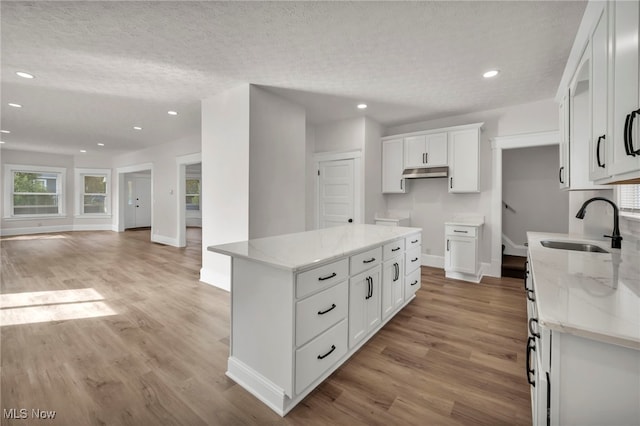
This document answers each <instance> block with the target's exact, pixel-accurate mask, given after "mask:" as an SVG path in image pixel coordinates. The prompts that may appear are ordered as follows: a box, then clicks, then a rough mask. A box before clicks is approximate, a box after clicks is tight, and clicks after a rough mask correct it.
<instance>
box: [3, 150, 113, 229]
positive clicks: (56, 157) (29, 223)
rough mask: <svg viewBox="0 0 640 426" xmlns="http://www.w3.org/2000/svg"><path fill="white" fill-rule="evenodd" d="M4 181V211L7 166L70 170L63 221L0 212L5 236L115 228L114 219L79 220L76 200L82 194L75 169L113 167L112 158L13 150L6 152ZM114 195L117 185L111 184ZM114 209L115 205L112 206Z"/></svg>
mask: <svg viewBox="0 0 640 426" xmlns="http://www.w3.org/2000/svg"><path fill="white" fill-rule="evenodd" d="M0 161H1V163H2V180H3V184H2V185H1V189H0V191H1V196H0V198H2V200H3V201H2V205H1V206H0V208H2V209H3V208H4V196H5V190H6V188H5V183H6V182H4V179H5V175H4V173H5V167H4V165H5V164H17V165H23V166H44V167H60V168H65V169H66V176H65V182H64V206H65V216H64V217H60V218H35V219H34V218H29V219H26V218H17V219H16V218H6V217H4V210H0V214H2V215H3V217H2V219H1V222H0V228H1V229H2V235H16V234H31V233H40V232H56V231H71V230H73V229H79V230H104V229H112V219H111V218H110V217H106V218H105V217H101V218H96V217H82V218H81V217H75V215H76V211H75V199H76V197H78V196H79V195H78V194H79V193H78V191H77V189H76V188H75V168H111V159H110V158H108V157H100V156H92V155H88V156H73V155H61V154H48V153H39V152H31V151H20V150H12V149H5V148H3V149H2V156H1V160H0ZM111 188H112V193H113V188H114V185H113V183H112V185H111ZM112 210H113V203H112Z"/></svg>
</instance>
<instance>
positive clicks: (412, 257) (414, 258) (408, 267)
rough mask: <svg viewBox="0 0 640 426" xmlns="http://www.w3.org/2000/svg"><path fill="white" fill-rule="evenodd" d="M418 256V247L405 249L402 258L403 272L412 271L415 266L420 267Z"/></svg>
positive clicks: (419, 254) (419, 255)
mask: <svg viewBox="0 0 640 426" xmlns="http://www.w3.org/2000/svg"><path fill="white" fill-rule="evenodd" d="M420 257H421V253H420V247H419V246H418V247H414V248H412V249H411V250H407V254H406V255H405V258H404V260H405V261H404V270H405V273H407V274H408V273H409V272H413V271H414V270H415V269H416V268H417V269H419V267H420V263H421V261H420Z"/></svg>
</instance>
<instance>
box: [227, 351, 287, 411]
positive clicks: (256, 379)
mask: <svg viewBox="0 0 640 426" xmlns="http://www.w3.org/2000/svg"><path fill="white" fill-rule="evenodd" d="M226 374H227V376H228V377H230V378H231V379H232V380H233V381H234V382H236V383H238V384H240V386H242V387H243V388H245V389H246V390H248V391H249V392H250V393H251V394H252V395H254V396H255V397H256V398H258V399H259V400H260V401H262V402H263V403H265V404H266V405H267V406H268V407H269V408H271V409H272V410H273V411H275V412H276V413H278V414H279V415H280V416H284V415H285V414H286V412H285V405H286V402H287V401H289V398H288V397H287V395H286V394H285V393H284V390H282V389H280V388H278V387H277V386H275V385H274V384H273V383H272V382H271V381H270V380H267V379H266V378H265V377H263V376H262V375H261V374H260V373H258V372H257V371H255V370H254V369H252V368H250V367H249V366H247V365H246V364H245V363H243V362H242V361H240V360H239V359H237V358H234V357H229V360H228V361H227V373H226ZM289 409H291V407H289ZM289 409H287V410H286V411H289Z"/></svg>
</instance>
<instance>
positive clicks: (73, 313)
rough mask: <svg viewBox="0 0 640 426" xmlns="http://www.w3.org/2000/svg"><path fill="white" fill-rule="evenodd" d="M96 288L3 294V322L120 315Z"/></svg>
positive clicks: (0, 309)
mask: <svg viewBox="0 0 640 426" xmlns="http://www.w3.org/2000/svg"><path fill="white" fill-rule="evenodd" d="M103 300H104V297H103V296H102V295H101V294H100V293H99V292H97V291H96V290H95V289H93V288H80V289H73V290H55V291H36V292H27V293H10V294H0V325H1V326H5V325H19V324H32V323H39V322H49V321H61V320H70V319H80V318H95V317H103V316H108V315H117V312H115V311H114V310H113V309H111V308H110V307H109V306H108V305H107V304H106V303H105V302H103Z"/></svg>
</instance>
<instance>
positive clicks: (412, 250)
mask: <svg viewBox="0 0 640 426" xmlns="http://www.w3.org/2000/svg"><path fill="white" fill-rule="evenodd" d="M421 235H422V234H421V229H419V228H406V227H389V226H376V225H357V224H353V225H347V226H341V227H335V228H327V229H321V230H315V231H309V232H301V233H296V234H287V235H279V236H275V237H268V238H260V239H255V240H249V241H242V242H237V243H231V244H224V245H218V246H211V247H208V250H210V251H213V252H216V253H221V254H225V255H228V256H230V257H231V259H232V260H231V262H232V265H231V273H232V276H231V339H230V340H231V341H230V356H229V360H228V366H227V376H229V377H230V378H232V379H233V380H234V381H235V382H237V383H238V384H240V385H241V386H242V387H244V388H245V389H246V390H248V391H249V392H251V393H252V394H253V395H255V396H256V397H257V398H258V399H260V400H261V401H262V402H264V403H265V404H266V405H268V406H269V407H270V408H271V409H273V410H274V411H275V412H277V413H278V414H280V415H281V416H284V415H285V414H286V413H287V412H289V411H290V410H291V409H292V408H293V407H294V406H295V405H296V404H298V403H299V402H300V401H301V400H302V399H303V398H304V397H305V396H306V395H307V394H309V392H311V391H312V390H313V389H314V388H315V387H316V386H318V385H319V384H320V383H321V382H322V381H323V380H325V379H326V378H327V377H328V376H329V375H330V374H331V373H332V372H333V371H335V370H336V369H337V368H338V367H339V366H340V365H341V364H342V363H344V362H345V361H346V360H347V359H348V358H349V357H350V356H351V355H352V354H353V353H354V352H356V351H357V350H358V349H359V348H360V347H361V346H362V345H363V344H364V343H365V342H366V341H367V340H369V338H371V337H372V336H373V335H374V334H375V333H376V332H377V331H378V330H380V328H381V327H382V326H383V325H384V324H385V323H386V322H387V321H389V320H390V319H391V318H392V317H393V315H395V313H397V312H398V311H399V310H401V309H402V308H403V307H404V306H406V304H407V303H409V302H410V301H411V300H412V299H413V297H415V296H414V294H415V292H416V290H417V289H418V288H420V282H421V280H420V267H419V266H420V263H421V261H420V259H421V243H422V238H421Z"/></svg>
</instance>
